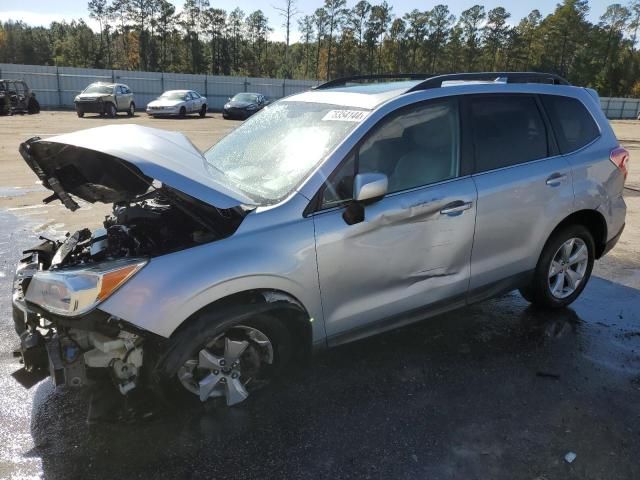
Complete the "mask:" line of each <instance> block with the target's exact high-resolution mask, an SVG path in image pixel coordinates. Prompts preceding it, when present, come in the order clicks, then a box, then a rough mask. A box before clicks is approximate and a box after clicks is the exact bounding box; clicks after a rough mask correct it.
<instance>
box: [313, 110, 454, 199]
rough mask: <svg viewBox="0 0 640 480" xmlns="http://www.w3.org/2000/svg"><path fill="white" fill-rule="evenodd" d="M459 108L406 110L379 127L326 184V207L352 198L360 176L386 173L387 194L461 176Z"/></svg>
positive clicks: (389, 118) (392, 116) (387, 119)
mask: <svg viewBox="0 0 640 480" xmlns="http://www.w3.org/2000/svg"><path fill="white" fill-rule="evenodd" d="M459 126H460V122H459V117H458V103H457V101H456V100H455V99H445V100H438V101H434V102H430V103H428V104H423V105H419V106H417V107H415V106H414V107H411V108H408V109H403V110H402V111H401V112H399V113H396V114H392V115H391V116H390V117H387V118H386V119H385V120H383V121H382V122H381V124H379V125H378V126H377V127H376V128H375V129H374V131H373V133H372V134H371V135H370V136H369V137H368V138H367V139H366V140H365V141H364V142H363V143H362V144H361V145H360V147H359V148H358V149H357V150H356V152H355V153H354V154H353V155H352V156H351V157H350V158H349V159H347V161H346V162H344V163H343V164H342V165H341V166H340V167H339V170H337V171H336V173H335V175H333V176H332V177H331V179H330V181H329V182H328V183H327V185H326V187H325V189H324V192H323V195H322V197H323V198H322V207H321V208H330V207H332V206H336V205H339V204H340V203H344V202H346V201H348V200H351V198H352V196H353V177H354V175H355V170H354V168H355V166H356V165H357V172H358V173H371V172H376V173H384V174H385V175H387V177H388V178H389V190H388V193H395V192H400V191H403V190H410V189H413V188H417V187H422V186H426V185H430V184H433V183H438V182H442V181H445V180H449V179H452V178H455V177H457V176H458V175H459V173H460V172H459V171H460V127H459Z"/></svg>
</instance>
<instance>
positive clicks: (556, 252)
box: [520, 225, 595, 309]
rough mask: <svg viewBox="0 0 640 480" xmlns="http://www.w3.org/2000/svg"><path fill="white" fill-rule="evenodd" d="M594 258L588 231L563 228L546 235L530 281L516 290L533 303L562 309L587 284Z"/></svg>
mask: <svg viewBox="0 0 640 480" xmlns="http://www.w3.org/2000/svg"><path fill="white" fill-rule="evenodd" d="M561 249H562V251H561ZM584 249H586V252H584ZM566 252H568V253H566ZM581 252H583V253H581ZM594 260H595V242H594V240H593V236H592V235H591V233H590V232H589V230H587V229H586V228H585V227H584V226H582V225H570V226H567V227H564V228H562V229H561V230H559V231H557V232H555V233H554V234H553V235H552V236H551V237H550V238H549V240H548V241H547V244H546V245H545V247H544V249H543V251H542V254H541V255H540V259H539V260H538V265H537V266H536V270H535V274H534V278H533V282H532V283H531V285H530V286H528V287H525V288H522V289H521V290H520V293H521V294H522V296H523V297H524V298H525V299H526V300H528V301H530V302H531V303H532V304H534V305H535V306H538V307H541V308H548V309H558V308H564V307H566V306H567V305H570V304H571V303H573V302H574V301H575V300H576V299H577V298H578V297H579V296H580V294H581V293H582V291H583V290H584V288H585V287H586V286H587V283H588V282H589V278H591V271H592V270H593V262H594ZM552 262H554V265H553V267H554V268H553V270H552V269H551V268H552ZM571 262H574V263H571ZM556 272H558V273H556Z"/></svg>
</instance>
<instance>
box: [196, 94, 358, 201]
mask: <svg viewBox="0 0 640 480" xmlns="http://www.w3.org/2000/svg"><path fill="white" fill-rule="evenodd" d="M368 113H369V112H368V110H363V109H357V108H353V107H344V106H338V105H329V104H324V103H311V102H297V101H280V102H277V103H274V104H272V105H269V106H267V107H265V108H263V109H262V110H261V111H260V112H259V113H258V114H256V115H253V116H251V117H250V118H249V119H248V120H246V121H245V122H244V123H243V124H242V125H241V126H239V127H238V128H237V129H235V130H234V131H233V132H231V133H230V134H229V135H227V136H226V137H224V138H223V139H222V140H221V141H220V142H218V143H217V144H216V145H214V146H213V147H211V148H210V149H209V150H208V151H207V152H205V158H206V162H207V169H208V171H209V174H210V175H211V176H212V177H213V178H215V179H216V180H217V181H219V182H221V183H223V184H225V185H227V186H229V187H230V188H232V189H238V190H240V191H242V192H243V193H245V194H246V195H248V196H249V197H251V198H252V199H254V200H255V201H256V202H257V203H260V204H270V203H275V202H277V201H278V200H280V199H282V198H284V197H285V196H286V195H288V194H289V193H290V192H291V191H292V190H293V189H294V188H296V186H297V185H298V184H299V183H300V182H301V181H302V180H303V179H304V178H306V176H307V175H308V174H309V173H311V171H312V170H313V169H314V167H316V166H317V165H318V164H319V163H320V162H321V161H322V160H323V159H324V158H325V157H326V156H327V155H328V154H329V153H330V152H331V151H332V150H333V149H334V148H335V147H337V146H338V144H339V143H340V142H341V141H342V140H343V139H344V138H345V137H346V136H347V135H348V134H349V133H350V132H351V131H352V130H353V129H354V128H355V127H356V126H357V125H358V124H359V122H360V121H362V120H363V119H364V118H365V117H366V115H367V114H368Z"/></svg>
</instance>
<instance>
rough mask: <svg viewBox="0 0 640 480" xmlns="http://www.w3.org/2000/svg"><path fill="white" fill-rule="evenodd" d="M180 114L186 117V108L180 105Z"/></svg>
mask: <svg viewBox="0 0 640 480" xmlns="http://www.w3.org/2000/svg"><path fill="white" fill-rule="evenodd" d="M180 116H181V117H183V118H184V117H186V116H187V109H186V108H184V107H180Z"/></svg>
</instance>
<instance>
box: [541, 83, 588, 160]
mask: <svg viewBox="0 0 640 480" xmlns="http://www.w3.org/2000/svg"><path fill="white" fill-rule="evenodd" d="M541 98H542V104H543V105H544V108H545V110H546V111H547V113H548V114H549V118H550V119H551V124H552V125H553V129H554V131H555V134H556V138H557V139H558V147H560V152H561V153H563V154H566V153H571V152H575V151H576V150H578V149H580V148H582V147H584V146H585V145H588V144H589V143H591V142H592V141H594V140H595V139H596V138H598V137H599V136H600V130H599V129H598V125H596V122H595V121H594V120H593V117H592V116H591V114H590V113H589V111H588V110H587V108H586V107H585V106H584V105H583V104H582V102H581V101H580V100H578V99H575V98H570V97H561V96H558V95H542V96H541Z"/></svg>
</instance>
